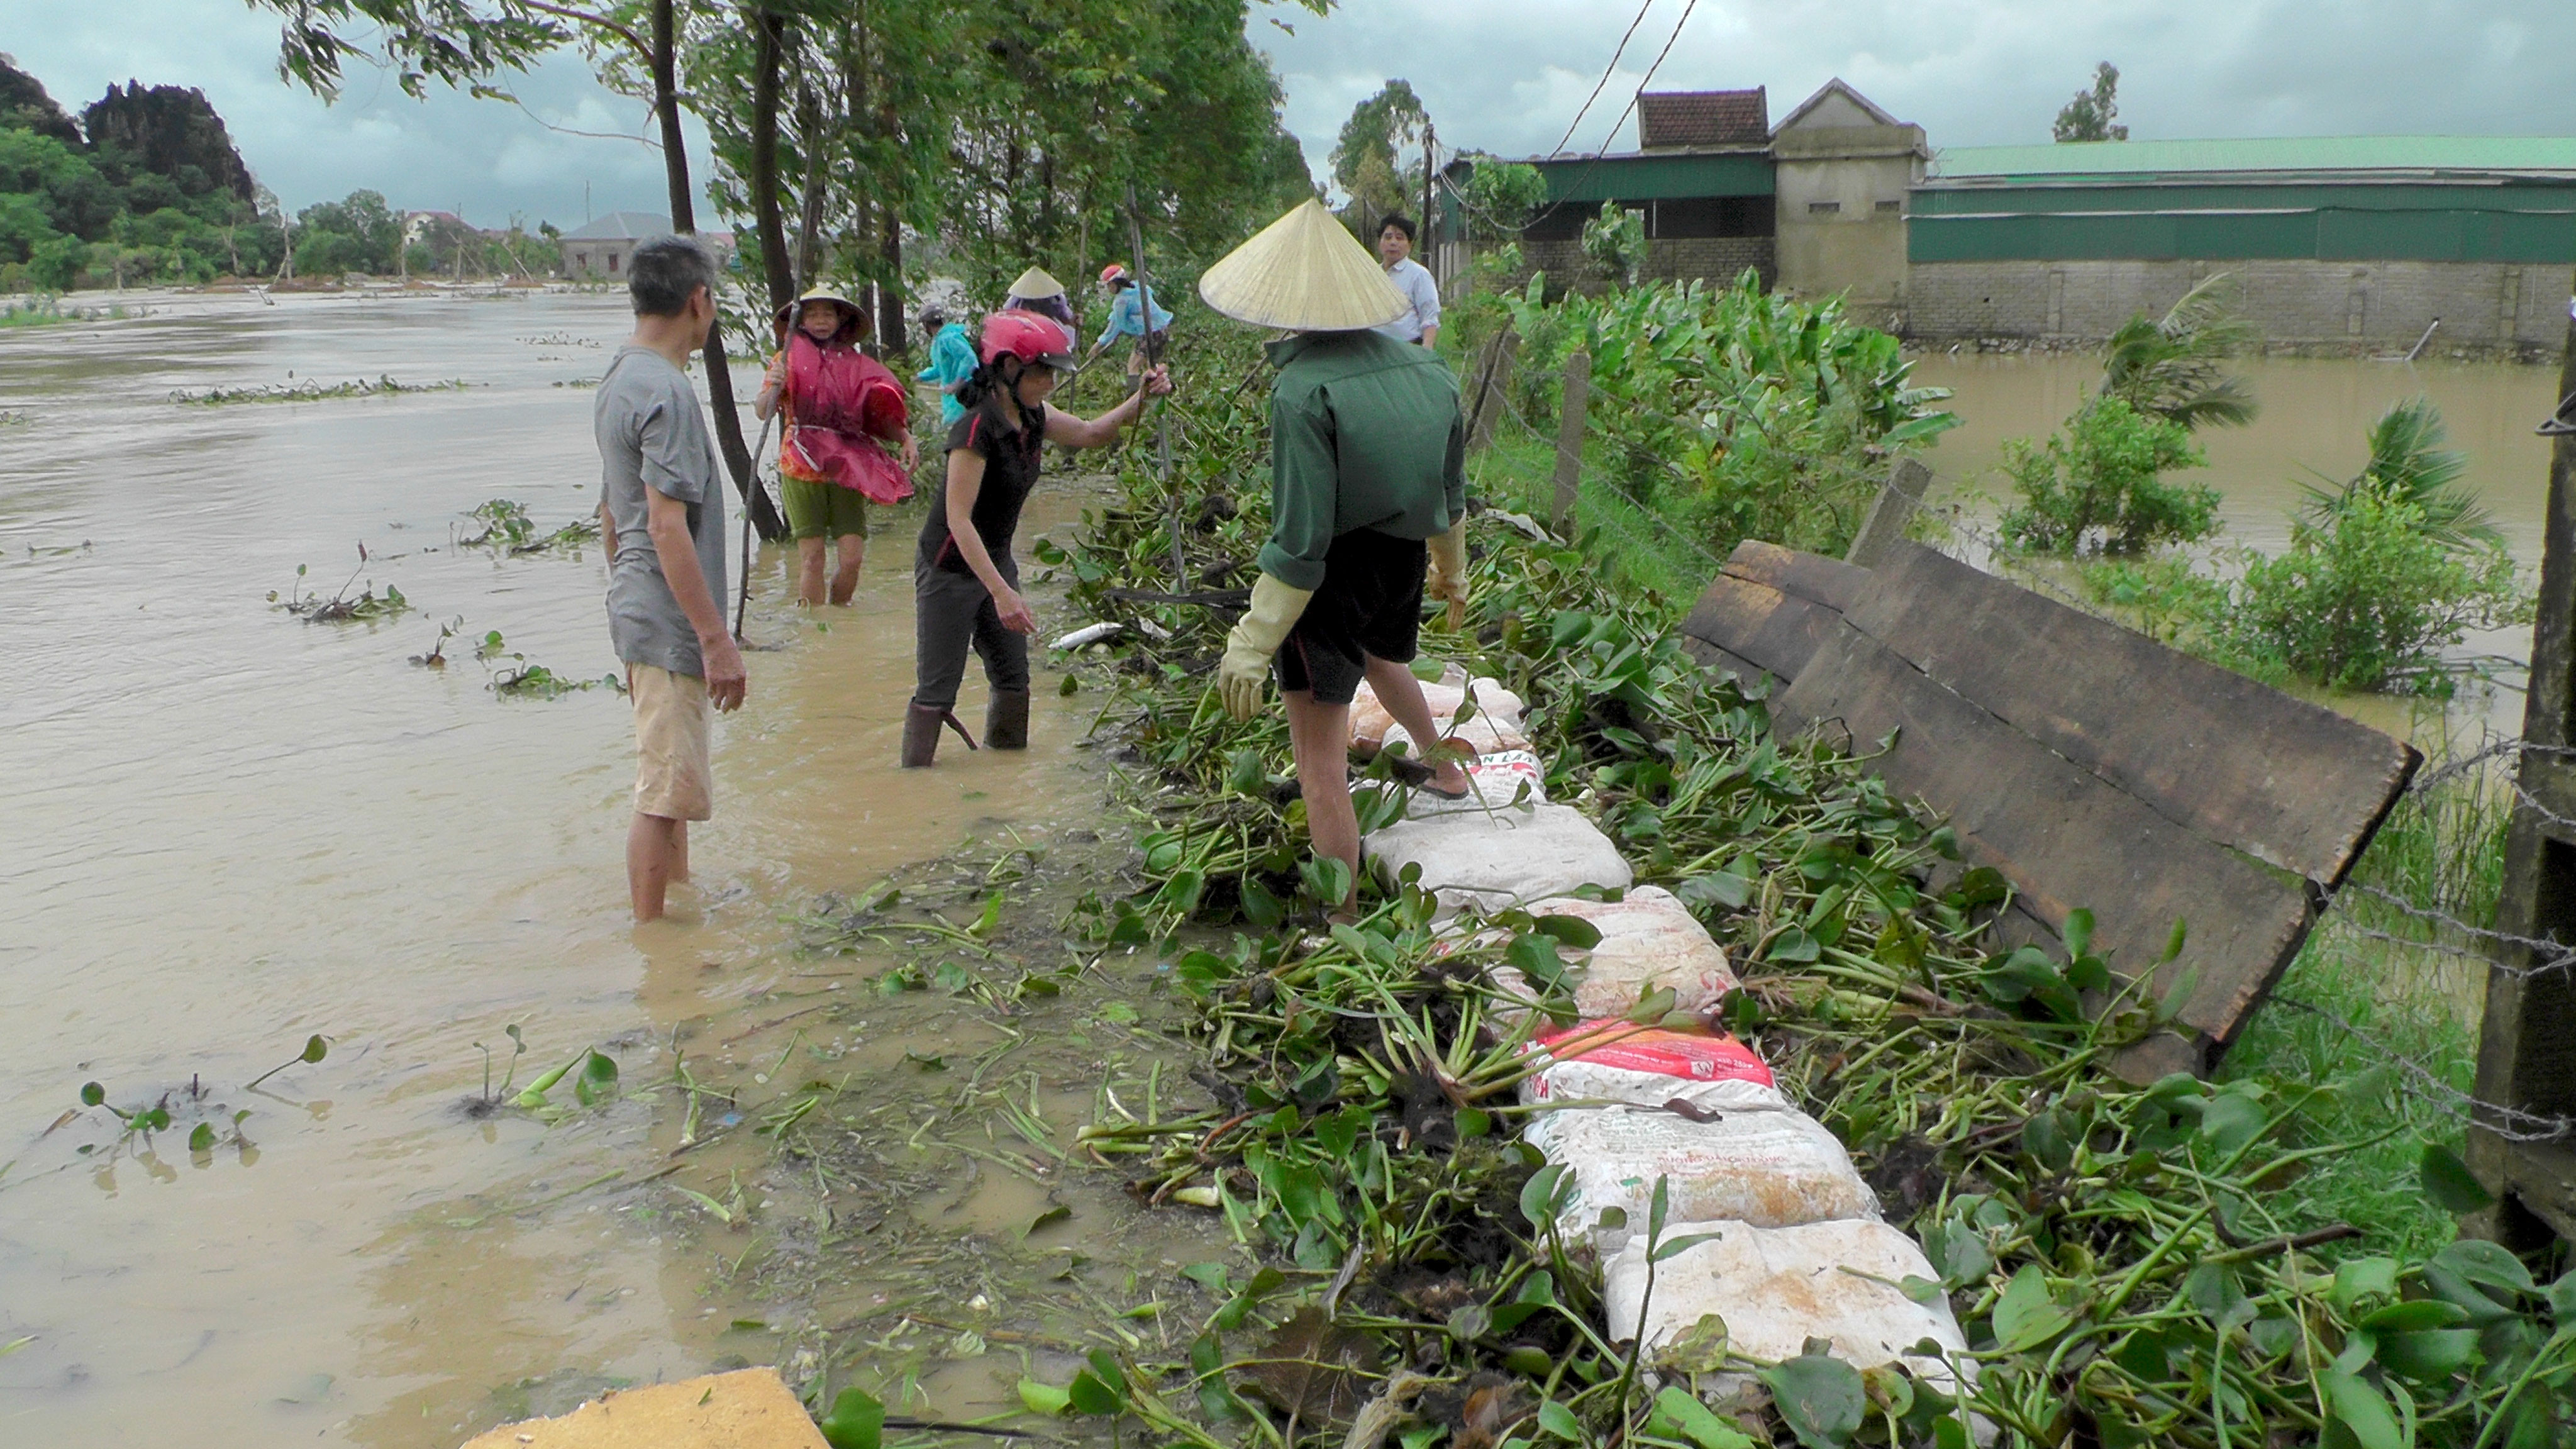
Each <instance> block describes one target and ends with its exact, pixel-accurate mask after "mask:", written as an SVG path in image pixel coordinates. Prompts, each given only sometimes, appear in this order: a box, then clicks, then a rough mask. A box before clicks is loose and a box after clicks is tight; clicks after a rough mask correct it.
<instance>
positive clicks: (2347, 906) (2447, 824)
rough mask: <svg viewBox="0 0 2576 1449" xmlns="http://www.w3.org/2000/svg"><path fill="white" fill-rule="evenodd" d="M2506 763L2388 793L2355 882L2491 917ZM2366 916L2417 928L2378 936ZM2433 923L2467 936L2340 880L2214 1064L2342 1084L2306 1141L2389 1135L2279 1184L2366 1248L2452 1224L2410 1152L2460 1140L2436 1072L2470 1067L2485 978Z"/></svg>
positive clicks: (2449, 1076)
mask: <svg viewBox="0 0 2576 1449" xmlns="http://www.w3.org/2000/svg"><path fill="white" fill-rule="evenodd" d="M2448 753H2449V752H2448V751H2442V752H2440V754H2439V755H2437V758H2435V759H2434V760H2433V761H2431V762H2429V763H2428V764H2427V765H2426V767H2425V774H2426V775H2431V774H2433V773H2434V772H2436V771H2437V770H2438V769H2439V768H2440V767H2441V766H2442V764H2443V763H2444V758H2443V757H2446V756H2447V755H2448ZM2507 768H2509V763H2508V762H2507V761H2503V760H2497V761H2489V762H2484V763H2482V764H2480V765H2477V766H2474V767H2471V768H2470V769H2468V770H2466V771H2464V772H2463V773H2461V774H2459V775H2457V776H2453V777H2451V778H2448V779H2445V780H2442V781H2440V782H2438V783H2436V784H2434V785H2433V786H2431V787H2430V788H2428V789H2424V790H2422V791H2420V792H2417V793H2413V794H2409V795H2408V796H2407V797H2406V798H2405V799H2403V800H2401V801H2399V802H2398V804H2397V806H2396V808H2395V809H2393V810H2392V811H2391V812H2390V814H2389V818H2388V821H2387V823H2386V824H2384V825H2383V826H2382V827H2381V828H2380V831H2379V834H2378V836H2377V837H2376V838H2375V839H2373V840H2372V842H2371V845H2370V849H2369V850H2368V851H2367V852H2366V853H2364V854H2363V856H2362V858H2361V860H2360V862H2359V863H2358V864H2357V865H2356V866H2355V867H2354V869H2353V874H2352V882H2353V884H2355V885H2362V886H2370V887H2375V888H2377V889H2380V890H2383V891H2386V892H2388V893H2389V894H2391V895H2394V896H2397V897H2399V898H2401V899H2403V900H2405V901H2407V902H2409V903H2410V904H2412V905H2414V906H2417V907H2419V908H2424V909H2432V910H2439V911H2442V912H2444V913H2446V914H2448V915H2450V916H2453V917H2455V918H2457V919H2459V920H2461V921H2463V922H2465V923H2467V924H2469V925H2471V926H2478V927H2485V926H2490V925H2492V924H2493V923H2494V919H2495V905H2496V896H2497V893H2498V891H2499V890H2500V889H2501V887H2502V883H2503V876H2504V833H2505V825H2506V823H2507V821H2508V820H2509V819H2510V817H2511V814H2512V796H2511V794H2510V792H2509V791H2508V790H2506V789H2505V787H2504V784H2503V779H2504V776H2503V771H2504V770H2505V769H2507ZM2374 931H2376V932H2383V933H2386V934H2388V935H2393V936H2398V937H2402V938H2405V940H2411V941H2421V942H2425V943H2427V944H2426V945H2423V946H2415V945H2408V944H2405V942H2404V941H2390V940H2384V939H2380V938H2379V937H2376V936H2373V935H2371V934H2369V933H2370V932H2374ZM2437 939H2439V940H2440V942H2441V943H2442V944H2447V945H2453V946H2461V945H2466V944H2468V942H2467V941H2466V940H2464V939H2460V938H2459V933H2457V932H2452V931H2449V930H2448V929H2447V928H2440V935H2439V937H2437V928H2436V927H2435V926H2433V925H2432V924H2430V923H2428V922H2425V921H2423V920H2421V919H2419V918H2416V917H2413V916H2409V915H2408V914H2407V913H2406V912H2404V911H2402V910H2399V909H2396V908H2395V907H2392V906H2390V905H2388V904H2386V903H2384V902H2381V901H2376V900H2372V899H2370V898H2367V897H2363V896H2360V895H2358V894H2357V893H2347V894H2346V895H2344V896H2343V897H2342V898H2341V900H2340V902H2339V903H2338V904H2337V906H2336V907H2335V908H2334V909H2333V910H2331V911H2330V912H2329V913H2328V914H2327V916H2326V919H2325V920H2324V921H2323V922H2322V923H2320V924H2319V926H2318V927H2317V929H2316V931H2315V933H2314V934H2312V935H2311V936H2309V938H2308V942H2307V945H2306V946H2305V948H2303V949H2302V950H2301V951H2300V952H2299V955H2298V958H2297V959H2296V960H2295V961H2293V962H2291V964H2290V969H2289V970H2288V972H2286V973H2285V974H2284V975H2283V976H2282V978H2281V982H2280V985H2279V986H2278V987H2277V988H2275V990H2274V992H2273V995H2272V1000H2271V1001H2270V1002H2269V1003H2268V1004H2266V1005H2265V1006H2264V1008H2263V1009H2262V1010H2261V1011H2260V1012H2258V1013H2256V1014H2255V1016H2254V1019H2253V1020H2252V1021H2251V1022H2250V1023H2248V1024H2247V1026H2246V1029H2245V1033H2244V1035H2243V1036H2242V1037H2240V1038H2239V1039H2238V1041H2237V1043H2236V1045H2235V1047H2234V1049H2233V1050H2232V1051H2230V1052H2229V1054H2228V1057H2227V1060H2226V1063H2225V1065H2224V1068H2223V1070H2222V1072H2221V1075H2222V1076H2223V1077H2224V1078H2226V1079H2230V1080H2234V1079H2239V1078H2251V1079H2259V1080H2267V1081H2275V1082H2282V1083H2321V1082H2327V1081H2332V1080H2338V1079H2340V1080H2344V1081H2347V1082H2351V1083H2353V1084H2354V1086H2353V1087H2352V1089H2350V1090H2348V1091H2346V1092H2344V1093H2342V1094H2340V1095H2339V1096H2338V1097H2336V1098H2335V1099H2333V1100H2332V1101H2331V1102H2330V1103H2328V1104H2326V1105H2324V1106H2321V1107H2318V1108H2316V1109H2313V1110H2311V1111H2309V1112H2308V1113H2306V1114H2304V1117H2303V1120H2302V1121H2301V1122H2300V1124H2299V1127H2300V1130H2301V1132H2302V1133H2303V1135H2305V1136H2306V1137H2307V1138H2308V1139H2309V1140H2312V1141H2319V1142H2329V1141H2357V1140H2361V1139H2366V1138H2370V1137H2376V1136H2381V1135H2382V1134H2390V1135H2387V1136H2386V1138H2385V1140H2383V1141H2380V1142H2377V1143H2375V1144H2372V1145H2370V1146H2366V1147H2362V1148H2360V1149H2358V1150H2355V1151H2352V1152H2347V1153H2343V1154H2339V1155H2337V1156H2334V1157H2331V1158H2328V1159H2326V1160H2324V1161H2321V1162H2319V1163H2318V1164H2316V1166H2315V1168H2314V1170H2313V1171H2311V1172H2310V1173H2309V1174H2308V1175H2307V1176H2306V1177H2305V1178H2303V1179H2301V1180H2300V1181H2299V1183H2298V1184H2296V1186H2294V1187H2292V1188H2290V1189H2289V1191H2290V1192H2291V1193H2294V1194H2296V1195H2297V1196H2299V1197H2302V1198H2305V1199H2307V1200H2308V1202H2309V1204H2310V1205H2311V1207H2312V1209H2313V1211H2315V1212H2317V1213H2320V1214H2324V1215H2327V1216H2331V1217H2334V1218H2339V1219H2341V1220H2342V1221H2345V1222H2348V1223H2351V1224H2353V1225H2354V1226H2355V1227H2359V1228H2362V1229H2364V1230H2365V1231H2366V1232H2367V1233H2368V1234H2369V1237H2368V1238H2367V1239H2366V1240H2365V1241H2367V1242H2368V1243H2369V1244H2370V1245H2371V1251H2373V1252H2389V1251H2392V1250H2393V1251H2395V1252H2397V1253H2399V1254H2401V1255H2414V1254H2423V1253H2430V1252H2432V1251H2433V1250H2435V1249H2437V1248H2439V1247H2440V1246H2441V1245H2442V1244H2444V1243H2447V1242H2449V1241H2450V1240H2451V1238H2452V1237H2453V1236H2454V1235H2455V1233H2456V1225H2455V1224H2454V1222H2453V1220H2452V1219H2451V1217H2450V1215H2449V1214H2447V1213H2445V1212H2443V1211H2442V1210H2441V1209H2439V1208H2437V1207H2434V1206H2432V1205H2431V1204H2429V1203H2427V1202H2426V1201H2425V1200H2424V1193H2423V1191H2422V1189H2421V1187H2420V1186H2419V1184H2418V1178H2417V1164H2418V1162H2419V1160H2420V1158H2421V1156H2422V1153H2423V1150H2424V1147H2425V1146H2426V1145H2427V1144H2440V1145H2442V1146H2445V1147H2448V1148H2450V1149H2451V1150H2453V1151H2455V1152H2456V1151H2458V1150H2459V1148H2460V1141H2461V1137H2462V1127H2463V1124H2462V1121H2461V1119H2460V1116H2459V1114H2458V1113H2457V1112H2456V1111H2455V1110H2453V1109H2452V1108H2451V1107H2450V1105H2449V1104H2448V1103H2447V1102H2446V1101H2445V1100H2444V1095H2443V1093H2442V1091H2441V1088H2442V1087H2448V1088H2450V1089H2452V1090H2454V1091H2457V1092H2461V1093H2466V1092H2467V1091H2468V1090H2469V1089H2470V1086H2471V1084H2472V1082H2473V1080H2474V1078H2475V1075H2476V1069H2477V1052H2478V1017H2479V1003H2480V1000H2481V998H2482V992H2483V989H2484V986H2485V980H2484V976H2483V974H2482V973H2481V972H2480V971H2479V969H2478V966H2477V964H2476V963H2475V962H2473V961H2467V960H2463V959H2461V958H2460V957H2458V956H2454V955H2450V954H2448V953H2446V952H2442V951H2437V950H2433V949H2430V946H2431V945H2432V944H2433V943H2435V942H2436V940H2437ZM2310 1008H2313V1009H2310ZM2346 1023H2349V1027H2348V1026H2347V1025H2346ZM2353 1028H2357V1029H2358V1030H2357V1031H2356V1030H2354V1029H2353ZM2405 1063H2412V1064H2413V1067H2412V1068H2410V1067H2408V1066H2407V1065H2405ZM2419 1071H2420V1075H2419ZM2427 1079H2429V1080H2427ZM2435 1084H2439V1085H2435Z"/></svg>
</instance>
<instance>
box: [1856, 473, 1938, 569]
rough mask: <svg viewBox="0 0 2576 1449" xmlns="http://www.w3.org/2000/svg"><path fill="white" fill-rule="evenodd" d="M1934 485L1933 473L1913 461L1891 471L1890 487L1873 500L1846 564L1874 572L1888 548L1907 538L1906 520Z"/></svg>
mask: <svg viewBox="0 0 2576 1449" xmlns="http://www.w3.org/2000/svg"><path fill="white" fill-rule="evenodd" d="M1931 486H1932V470H1931V469H1929V468H1926V467H1924V466H1923V465H1922V464H1920V463H1918V462H1916V461H1914V460H1913V459H1912V458H1899V459H1897V460H1896V462H1895V465H1894V466H1892V467H1890V468H1889V469H1888V470H1887V486H1885V487H1883V488H1881V489H1879V490H1878V497H1877V498H1875V499H1873V500H1871V502H1870V505H1869V516H1868V517H1866V518H1863V519H1862V520H1861V521H1860V531H1859V532H1858V533H1855V534H1853V535H1852V541H1851V548H1850V549H1849V550H1847V551H1846V552H1845V553H1844V554H1843V562H1844V563H1847V564H1851V565H1854V566H1856V567H1859V568H1865V569H1874V568H1876V567H1878V561H1879V560H1880V559H1882V558H1884V557H1886V556H1887V546H1888V545H1889V544H1891V543H1894V542H1896V541H1897V540H1898V539H1900V538H1903V537H1904V536H1905V524H1906V521H1907V520H1909V519H1911V518H1912V517H1914V510H1915V509H1916V508H1917V507H1918V506H1920V505H1921V504H1922V502H1923V490H1924V489H1926V488H1929V487H1931Z"/></svg>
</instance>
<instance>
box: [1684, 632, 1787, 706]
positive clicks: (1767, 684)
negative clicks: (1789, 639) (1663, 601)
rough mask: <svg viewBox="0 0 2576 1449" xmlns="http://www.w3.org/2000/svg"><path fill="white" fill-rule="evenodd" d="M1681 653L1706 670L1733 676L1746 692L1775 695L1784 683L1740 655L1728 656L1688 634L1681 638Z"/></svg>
mask: <svg viewBox="0 0 2576 1449" xmlns="http://www.w3.org/2000/svg"><path fill="white" fill-rule="evenodd" d="M1682 652H1683V653H1684V654H1687V655H1689V656H1690V657H1691V658H1693V659H1696V660H1698V661H1699V662H1700V663H1701V664H1702V665H1704V666H1705V667H1707V668H1710V669H1715V670H1718V671H1720V672H1722V673H1726V674H1732V675H1734V676H1735V677H1736V678H1737V679H1739V680H1741V681H1743V683H1744V687H1745V688H1746V689H1747V690H1749V691H1752V692H1754V693H1757V694H1763V695H1770V694H1777V693H1778V692H1779V691H1780V686H1781V685H1782V684H1783V683H1785V682H1786V681H1784V680H1782V679H1781V678H1780V676H1778V675H1776V674H1774V673H1772V672H1771V671H1770V670H1768V669H1765V668H1763V667H1762V666H1761V665H1759V664H1756V663H1754V662H1753V661H1752V660H1750V659H1747V658H1745V657H1744V656H1743V655H1741V654H1730V653H1728V652H1727V651H1726V650H1724V649H1721V648H1719V647H1718V646H1717V645H1715V644H1711V643H1710V642H1708V641H1707V640H1705V639H1694V638H1692V637H1691V636H1690V635H1688V634H1684V635H1683V636H1682Z"/></svg>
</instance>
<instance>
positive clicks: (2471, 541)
mask: <svg viewBox="0 0 2576 1449" xmlns="http://www.w3.org/2000/svg"><path fill="white" fill-rule="evenodd" d="M2448 439H2449V430H2448V429H2447V428H2446V427H2444V425H2443V423H2442V413H2441V410H2440V409H2439V408H2436V407H2434V406H2433V401H2432V399H2430V398H2422V397H2419V398H2415V399H2413V400H2411V401H2408V402H2402V403H2399V404H2397V405H2396V406H2395V407H2392V408H2390V409H2389V410H2388V411H2387V412H2385V413H2383V414H2381V415H2380V418H2379V421H2378V422H2376V423H2373V424H2372V425H2371V428H2370V460H2369V461H2368V462H2366V463H2364V464H2362V468H2361V472H2359V473H2358V474H2356V475H2354V476H2353V478H2352V480H2351V481H2350V482H2347V483H2345V484H2343V485H2342V486H2341V487H2339V488H2334V489H2331V490H2329V489H2319V488H2313V487H2311V488H2308V490H2307V493H2308V502H2307V506H2306V507H2305V509H2303V510H2302V511H2303V512H2304V513H2305V514H2306V516H2307V518H2308V519H2309V521H2310V522H2312V523H2314V524H2316V525H2317V526H2318V527H2320V528H2331V527H2333V526H2334V521H2335V520H2336V519H2337V518H2338V517H2340V516H2341V515H2342V514H2344V513H2345V512H2347V511H2348V510H2350V509H2352V508H2355V507H2357V506H2360V505H2361V504H2362V503H2363V502H2365V501H2366V500H2369V499H2373V498H2378V499H2383V500H2395V501H2399V502H2404V503H2407V504H2411V505H2412V506H2413V507H2414V510H2415V511H2414V512H2413V513H2412V514H2411V515H2408V518H2409V520H2410V521H2411V522H2412V523H2414V524H2415V526H2416V527H2418V528H2420V529H2422V530H2423V532H2424V533H2425V534H2426V535H2427V536H2428V537H2430V538H2431V539H2433V540H2434V541H2435V542H2437V543H2439V544H2441V545H2442V546H2444V547H2445V548H2450V549H2455V550H2475V549H2482V548H2485V547H2487V546H2489V545H2493V544H2499V543H2502V542H2503V535H2502V534H2501V533H2499V532H2497V530H2496V526H2495V520H2494V519H2493V518H2492V517H2490V516H2489V515H2488V513H2487V510H2486V508H2485V506H2484V505H2482V504H2480V503H2479V502H2478V499H2477V495H2476V494H2475V493H2474V492H2472V491H2470V489H2469V486H2468V471H2469V459H2468V455H2467V454H2466V453H2462V452H2458V451H2456V450H2454V449H2450V448H2445V447H2443V446H2442V444H2443V443H2444V442H2446V441H2448Z"/></svg>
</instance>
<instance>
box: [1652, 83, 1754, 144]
mask: <svg viewBox="0 0 2576 1449" xmlns="http://www.w3.org/2000/svg"><path fill="white" fill-rule="evenodd" d="M1770 138H1771V103H1770V101H1769V99H1768V98H1767V97H1766V95H1765V88H1764V87H1762V86H1755V87H1754V88H1753V89H1751V90H1749V91H1639V92H1638V93H1637V144H1638V145H1639V146H1640V147H1643V148H1646V149H1649V150H1652V149H1655V148H1658V147H1663V146H1726V145H1734V144H1739V143H1744V142H1757V143H1758V142H1762V141H1767V140H1769V139H1770Z"/></svg>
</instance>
